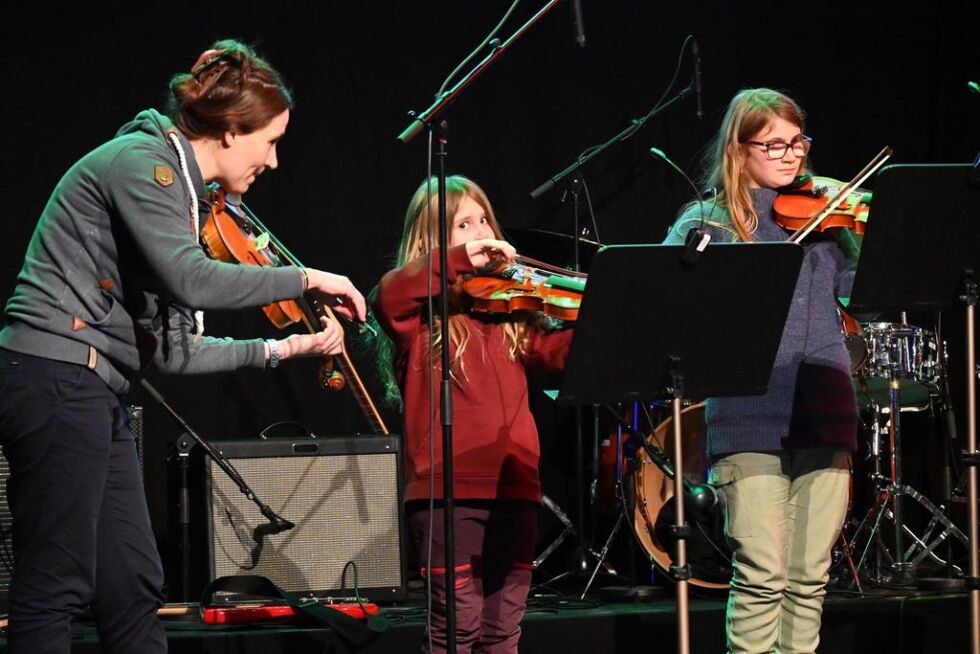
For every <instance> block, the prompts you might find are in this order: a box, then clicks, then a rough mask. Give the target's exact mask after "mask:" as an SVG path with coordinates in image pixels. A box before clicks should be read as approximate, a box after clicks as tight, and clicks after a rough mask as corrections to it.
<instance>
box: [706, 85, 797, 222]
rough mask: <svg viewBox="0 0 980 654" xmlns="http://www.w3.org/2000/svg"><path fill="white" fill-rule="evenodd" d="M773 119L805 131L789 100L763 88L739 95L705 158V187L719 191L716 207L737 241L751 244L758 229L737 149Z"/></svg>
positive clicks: (731, 105)
mask: <svg viewBox="0 0 980 654" xmlns="http://www.w3.org/2000/svg"><path fill="white" fill-rule="evenodd" d="M773 116H779V117H780V118H782V119H784V120H787V121H789V122H791V123H793V124H794V125H796V126H797V127H799V128H800V131H804V120H805V118H806V114H805V113H804V111H803V109H801V108H800V106H799V105H798V104H796V102H795V101H794V100H793V99H792V98H790V97H789V96H787V95H785V94H783V93H780V92H779V91H774V90H772V89H766V88H758V89H743V90H741V91H739V93H738V94H737V95H736V96H735V97H734V98H732V101H731V102H730V103H729V104H728V111H726V112H725V118H724V120H722V123H721V128H720V129H719V130H718V135H717V136H716V137H715V139H714V140H713V141H712V143H711V145H710V146H709V149H708V154H707V155H706V156H705V164H706V166H705V168H706V169H707V174H706V175H705V177H704V187H705V188H717V189H720V190H719V192H718V197H717V198H716V200H715V204H717V205H718V206H720V207H723V208H725V209H726V210H727V211H728V215H729V216H730V217H731V223H732V225H731V226H732V228H734V230H735V233H736V234H737V236H738V239H739V240H740V241H751V240H753V234H754V233H755V230H756V228H757V227H758V226H759V217H758V216H757V215H756V213H755V207H754V206H753V205H752V196H751V195H750V194H749V177H748V175H747V174H746V172H745V169H744V167H743V165H742V161H743V156H742V152H741V149H740V148H741V147H742V145H743V144H744V143H745V142H746V141H748V140H750V139H751V138H752V137H753V136H755V135H756V134H758V133H759V132H760V131H762V130H763V129H764V128H765V126H766V125H767V124H768V123H769V121H770V120H771V119H772V117H773ZM801 159H802V161H801V162H800V172H801V173H802V172H803V171H805V170H807V168H808V167H807V160H806V157H805V156H804V157H802V158H801ZM692 204H696V202H695V203H692ZM688 206H691V205H688Z"/></svg>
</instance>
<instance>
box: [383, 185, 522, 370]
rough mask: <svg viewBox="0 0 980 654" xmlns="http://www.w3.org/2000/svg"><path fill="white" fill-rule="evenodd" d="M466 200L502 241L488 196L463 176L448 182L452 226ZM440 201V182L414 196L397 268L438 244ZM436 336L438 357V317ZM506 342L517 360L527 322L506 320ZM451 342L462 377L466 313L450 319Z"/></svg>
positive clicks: (466, 340)
mask: <svg viewBox="0 0 980 654" xmlns="http://www.w3.org/2000/svg"><path fill="white" fill-rule="evenodd" d="M464 197H469V198H470V199H472V200H473V201H474V202H476V203H477V204H479V205H480V208H481V209H483V211H484V212H485V213H486V217H487V222H488V223H489V225H490V227H491V229H492V230H493V234H494V237H495V238H498V239H502V238H503V235H502V233H501V230H500V223H498V222H497V217H496V215H495V214H494V212H493V207H492V206H491V205H490V200H488V199H487V194H486V193H485V192H484V191H483V189H482V188H480V186H479V185H478V184H477V183H476V182H474V181H473V180H471V179H469V178H467V177H463V176H462V175H451V176H449V177H447V178H446V219H447V220H448V221H449V223H450V225H452V221H453V220H454V219H455V216H456V212H457V211H458V210H459V204H460V201H461V200H462V199H463V198H464ZM438 223H439V198H438V179H436V178H435V177H432V178H430V179H428V180H426V181H424V182H422V184H421V185H420V186H419V187H418V189H417V190H416V191H415V194H414V195H412V199H411V201H410V202H409V203H408V210H407V211H406V212H405V226H404V229H403V231H402V239H401V243H400V244H399V246H398V253H397V257H396V261H395V264H396V266H397V267H399V268H400V267H402V266H404V265H405V264H407V263H410V262H412V261H415V260H417V259H419V258H421V257H424V256H428V255H429V254H430V253H431V252H432V250H433V249H434V248H435V246H436V245H437V244H438V235H439V232H438V231H436V230H437V229H439V224H438ZM432 323H433V326H434V332H435V336H434V338H433V345H434V348H435V352H436V353H437V354H438V353H439V351H440V348H441V347H442V329H441V327H440V325H439V318H438V316H433V318H432ZM502 327H503V330H504V335H505V338H506V339H507V342H508V344H509V353H510V357H511V360H514V359H516V358H517V357H518V356H519V355H521V354H523V353H524V349H525V347H526V334H527V321H526V320H524V319H521V318H515V319H513V320H507V321H504V322H503V323H502ZM449 340H450V342H451V343H452V347H453V349H454V350H455V352H454V354H453V361H452V367H453V370H454V371H458V372H460V373H463V374H464V376H465V371H464V370H463V369H462V360H463V352H465V351H466V348H467V346H468V345H469V341H470V329H469V316H468V314H466V313H459V312H456V313H453V314H451V315H450V316H449Z"/></svg>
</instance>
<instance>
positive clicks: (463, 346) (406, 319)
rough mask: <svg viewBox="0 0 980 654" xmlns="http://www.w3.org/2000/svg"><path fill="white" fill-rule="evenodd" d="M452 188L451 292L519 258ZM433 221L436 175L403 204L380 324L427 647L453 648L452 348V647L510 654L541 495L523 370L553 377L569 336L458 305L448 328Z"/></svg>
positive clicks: (450, 183) (457, 184)
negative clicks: (471, 276) (448, 421)
mask: <svg viewBox="0 0 980 654" xmlns="http://www.w3.org/2000/svg"><path fill="white" fill-rule="evenodd" d="M446 185H447V208H446V215H447V217H448V219H449V220H451V221H452V222H451V225H450V228H449V251H448V252H447V257H448V270H447V274H448V281H449V285H450V287H451V288H452V287H454V286H455V285H456V284H457V282H458V281H461V278H462V276H463V275H465V274H467V273H473V272H475V271H476V270H478V269H480V268H482V267H484V266H486V265H487V264H488V263H490V262H491V261H494V260H497V259H511V258H513V257H514V256H515V255H516V253H515V251H514V248H513V247H512V246H511V245H510V244H508V243H506V242H505V241H503V240H501V232H500V226H499V225H498V223H497V219H496V218H495V217H494V214H493V209H492V207H491V206H490V202H489V201H488V200H487V196H486V194H485V193H484V192H483V190H482V189H480V187H479V186H477V185H476V184H475V183H474V182H473V181H471V180H469V179H467V178H465V177H461V176H452V177H449V178H448V179H447V182H446ZM436 223H438V205H437V188H436V180H435V179H430V180H427V181H426V182H423V184H422V185H421V187H420V188H419V189H418V190H417V191H416V192H415V195H414V196H413V198H412V201H411V203H410V204H409V207H408V212H407V215H406V217H405V228H404V233H403V236H402V240H401V244H400V246H399V248H398V255H397V267H396V268H395V269H394V270H391V271H390V272H388V273H387V274H386V275H385V276H384V278H383V279H382V280H381V283H380V285H379V287H378V289H377V296H376V300H375V310H376V314H377V316H378V319H379V320H380V322H381V324H382V326H383V327H384V329H385V332H386V333H387V334H388V335H389V336H390V337H391V338H392V340H393V341H394V344H393V345H394V348H393V349H394V352H393V353H392V356H391V363H392V364H393V368H394V370H393V372H394V376H395V378H396V380H397V383H398V387H399V389H400V390H401V395H402V400H403V403H404V406H403V408H404V416H405V425H404V434H405V452H406V480H405V482H406V487H405V499H406V502H407V504H406V511H407V515H408V523H409V527H410V530H411V533H412V537H413V540H414V542H415V544H416V551H417V552H418V553H419V558H420V560H422V561H423V575H425V576H426V578H427V580H428V582H429V585H430V593H431V601H432V610H431V622H430V629H429V647H430V648H431V649H432V650H433V651H444V650H445V648H446V616H445V599H446V588H445V557H444V547H443V524H444V523H443V517H444V503H443V480H442V470H443V461H442V440H441V434H442V431H441V426H440V425H441V420H440V415H439V411H440V407H439V404H440V403H439V401H438V395H437V392H436V391H437V390H438V388H439V380H440V378H441V370H440V356H441V354H440V348H442V347H444V346H447V347H449V356H450V361H451V371H450V372H451V379H452V391H453V397H452V406H453V496H454V500H455V504H454V512H453V513H454V526H455V549H454V552H455V573H456V584H455V585H456V621H457V622H456V639H457V648H458V651H459V652H469V651H480V652H516V651H517V641H518V639H519V638H520V621H521V618H522V617H523V615H524V602H525V599H526V598H527V593H528V590H529V588H530V584H531V561H532V559H533V548H534V532H535V526H536V525H537V516H538V507H539V502H540V501H541V486H540V482H539V480H538V458H539V446H538V433H537V429H536V427H535V424H534V418H533V417H532V415H531V412H530V410H529V408H528V387H527V379H526V376H525V369H526V368H528V367H531V366H536V367H542V368H544V369H549V370H553V371H557V370H559V369H560V368H561V367H562V366H563V365H564V362H565V357H566V355H567V353H568V346H569V344H570V343H571V337H572V331H571V330H554V329H550V330H549V329H545V328H543V327H542V326H540V325H539V324H538V323H537V322H536V319H535V318H534V317H533V316H516V315H515V314H508V315H506V316H504V317H503V318H500V317H486V316H482V315H479V314H474V313H469V312H465V311H460V310H453V311H451V314H450V317H449V326H448V329H447V330H444V329H443V326H442V325H440V324H439V322H440V321H439V316H438V314H439V312H438V310H437V309H435V308H434V307H438V303H433V304H432V305H431V306H430V304H429V295H430V292H431V293H433V294H437V293H438V289H439V275H440V269H439V252H438V248H437V247H436V244H437V243H438V237H437V235H438V231H435V230H437V229H438V227H439V226H438V225H437V224H436ZM430 289H431V290H430ZM451 293H453V295H456V292H455V291H451ZM451 304H453V305H456V304H458V303H456V302H452V303H451ZM446 332H448V338H445V337H444V334H445V333H446ZM447 343H448V345H446V344H447Z"/></svg>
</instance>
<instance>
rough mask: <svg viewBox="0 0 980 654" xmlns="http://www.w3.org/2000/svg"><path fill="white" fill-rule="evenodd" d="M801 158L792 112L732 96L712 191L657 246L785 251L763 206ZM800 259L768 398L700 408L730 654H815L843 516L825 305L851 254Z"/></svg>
mask: <svg viewBox="0 0 980 654" xmlns="http://www.w3.org/2000/svg"><path fill="white" fill-rule="evenodd" d="M809 150H810V139H809V137H807V136H806V135H805V134H804V112H803V110H802V109H801V108H800V107H799V105H798V104H797V103H796V102H794V101H793V100H792V99H791V98H789V97H787V96H786V95H784V94H782V93H779V92H777V91H774V90H770V89H765V88H757V89H745V90H743V91H741V92H739V93H738V94H737V95H736V96H735V97H734V98H733V99H732V101H731V103H730V104H729V106H728V110H727V112H726V114H725V117H724V119H723V121H722V124H721V127H720V129H719V131H718V134H717V136H716V138H715V140H714V142H713V144H712V147H711V149H710V151H709V153H708V156H707V164H708V165H707V175H706V177H705V186H706V187H708V188H712V187H714V188H715V189H717V193H716V195H715V196H714V197H713V198H711V199H706V200H705V201H704V202H698V201H695V202H691V203H689V204H688V205H686V206H685V207H684V208H683V209H682V212H681V215H680V217H679V218H678V219H677V221H676V222H675V224H674V225H673V227H672V228H671V230H670V232H669V234H668V236H667V239H666V240H665V242H666V243H668V244H681V243H684V242H685V238H686V237H687V235H688V233H689V232H690V231H691V229H692V228H693V229H699V228H700V227H702V226H703V228H704V230H706V231H707V232H708V233H709V234H710V236H711V242H712V243H734V242H760V241H785V240H786V239H787V237H788V232H786V231H785V230H784V229H783V228H782V227H780V226H779V225H777V224H776V222H775V220H774V218H773V208H772V207H773V201H774V199H775V197H776V195H777V189H779V188H782V187H785V186H788V185H790V184H791V183H792V182H793V180H794V179H795V178H796V177H797V176H798V175H800V174H802V173H804V172H806V171H807V154H808V152H809ZM709 247H710V245H709ZM804 248H805V254H804V260H803V265H802V268H801V271H800V275H799V278H798V279H797V282H796V288H795V291H794V293H793V300H792V303H791V305H790V309H789V314H788V316H787V319H786V324H785V327H784V328H783V335H782V339H781V341H780V344H779V349H778V352H777V354H776V360H775V363H774V366H773V370H772V374H771V376H770V380H769V387H768V390H767V392H766V394H765V395H761V396H747V397H724V398H709V399H708V400H707V401H706V407H705V421H706V425H707V448H708V455H709V457H710V459H711V461H712V469H711V473H710V479H709V481H710V483H711V484H712V485H713V486H714V487H715V488H716V489H717V490H718V491H719V495H720V497H721V498H722V501H723V505H724V510H725V535H726V537H727V539H728V544H729V546H730V547H731V550H732V568H733V574H732V579H731V585H730V594H729V599H728V611H727V617H726V635H727V641H728V649H729V651H730V652H771V651H780V652H794V653H803V652H815V651H816V649H817V644H818V642H819V634H820V616H821V611H822V606H823V598H824V595H825V585H826V583H827V581H828V578H829V568H830V563H831V548H832V547H833V545H834V542H835V541H836V540H837V538H838V536H839V534H840V530H841V527H842V525H843V522H844V519H845V515H846V510H847V503H848V492H849V490H848V489H849V478H850V471H849V470H850V459H851V452H852V451H853V450H854V448H855V446H856V435H857V405H856V400H855V395H854V390H853V386H852V384H851V376H850V360H849V357H848V353H847V350H846V348H845V346H844V340H843V336H842V333H841V328H840V322H839V318H838V314H837V304H836V298H837V297H839V296H846V295H848V294H849V293H850V286H851V283H852V281H853V276H854V269H855V264H856V260H857V253H858V249H857V246H856V243H855V241H854V238H853V236H852V235H851V234H850V233H849V232H846V231H845V232H840V233H838V234H836V235H835V239H819V240H816V241H815V242H813V243H807V244H806V245H805V246H804ZM757 290H758V292H764V291H765V289H757ZM719 336H720V337H722V338H723V337H724V336H723V332H719ZM728 345H729V346H730V347H734V348H737V347H740V344H739V343H729V344H728Z"/></svg>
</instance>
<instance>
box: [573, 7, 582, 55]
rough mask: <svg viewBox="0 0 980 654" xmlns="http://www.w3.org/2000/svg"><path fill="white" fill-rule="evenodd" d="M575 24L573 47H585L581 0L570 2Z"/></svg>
mask: <svg viewBox="0 0 980 654" xmlns="http://www.w3.org/2000/svg"><path fill="white" fill-rule="evenodd" d="M572 11H573V12H574V22H575V45H577V46H578V47H580V48H584V47H585V21H583V20H582V0H572Z"/></svg>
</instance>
